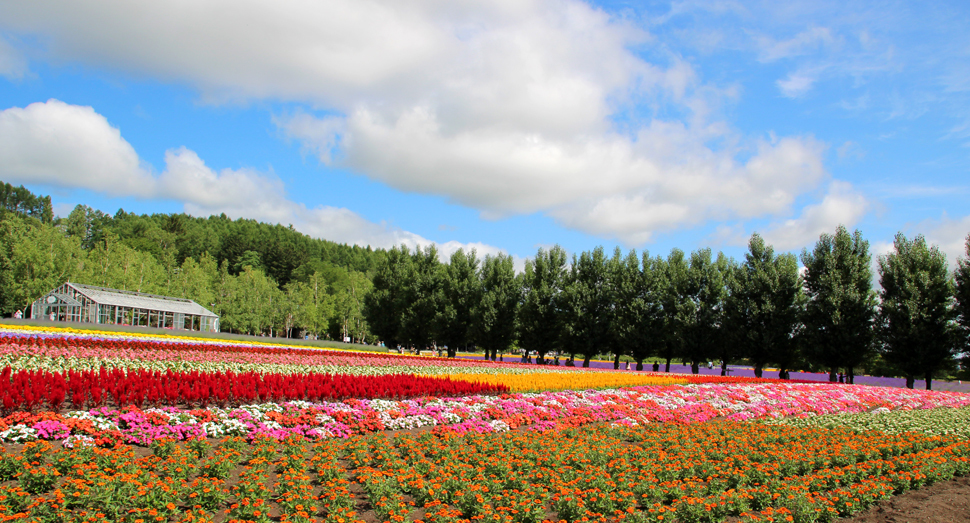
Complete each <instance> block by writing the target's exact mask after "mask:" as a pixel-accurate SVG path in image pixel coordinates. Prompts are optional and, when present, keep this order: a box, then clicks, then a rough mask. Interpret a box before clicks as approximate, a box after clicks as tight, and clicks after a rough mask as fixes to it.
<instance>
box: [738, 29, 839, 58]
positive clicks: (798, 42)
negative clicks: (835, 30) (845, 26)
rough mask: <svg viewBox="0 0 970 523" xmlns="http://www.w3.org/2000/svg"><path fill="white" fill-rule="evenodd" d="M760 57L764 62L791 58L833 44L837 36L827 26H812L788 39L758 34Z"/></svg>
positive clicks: (756, 40)
mask: <svg viewBox="0 0 970 523" xmlns="http://www.w3.org/2000/svg"><path fill="white" fill-rule="evenodd" d="M755 42H756V43H757V45H758V48H759V49H758V51H759V52H758V59H759V60H761V61H762V62H774V61H776V60H780V59H783V58H791V57H793V56H800V55H804V54H807V53H809V52H813V51H815V50H817V49H818V48H819V47H822V46H831V45H833V44H835V43H836V38H835V37H834V36H833V35H832V31H831V30H830V29H829V28H827V27H810V28H808V29H806V30H805V31H802V32H801V33H798V34H797V35H795V36H793V37H792V38H790V39H788V40H775V39H774V38H772V37H770V36H765V35H761V36H757V37H755Z"/></svg>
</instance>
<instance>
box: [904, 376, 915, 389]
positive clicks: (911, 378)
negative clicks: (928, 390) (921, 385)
mask: <svg viewBox="0 0 970 523" xmlns="http://www.w3.org/2000/svg"><path fill="white" fill-rule="evenodd" d="M915 383H916V378H915V377H914V376H913V375H912V374H907V375H906V388H907V389H911V388H913V385H914V384H915Z"/></svg>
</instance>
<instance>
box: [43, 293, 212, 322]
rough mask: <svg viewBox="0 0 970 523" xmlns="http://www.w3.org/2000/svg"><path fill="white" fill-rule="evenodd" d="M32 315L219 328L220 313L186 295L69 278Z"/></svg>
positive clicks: (66, 320)
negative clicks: (102, 285) (178, 295)
mask: <svg viewBox="0 0 970 523" xmlns="http://www.w3.org/2000/svg"><path fill="white" fill-rule="evenodd" d="M30 317H31V319H35V320H50V321H64V322H75V323H100V324H106V325H134V326H142V327H156V328H160V329H178V330H190V331H201V332H219V316H217V315H216V314H215V313H213V312H212V311H210V310H209V309H206V308H205V307H203V306H201V305H199V304H198V303H196V302H194V301H192V300H187V299H184V298H173V297H171V296H158V295H155V294H146V293H143V292H134V291H123V290H118V289H108V288H106V287H95V286H93V285H83V284H80V283H71V282H67V283H65V284H63V285H61V286H60V287H58V288H56V289H54V290H52V291H50V292H48V293H47V294H45V295H44V296H41V298H40V299H38V300H37V301H35V302H34V305H33V307H31V312H30Z"/></svg>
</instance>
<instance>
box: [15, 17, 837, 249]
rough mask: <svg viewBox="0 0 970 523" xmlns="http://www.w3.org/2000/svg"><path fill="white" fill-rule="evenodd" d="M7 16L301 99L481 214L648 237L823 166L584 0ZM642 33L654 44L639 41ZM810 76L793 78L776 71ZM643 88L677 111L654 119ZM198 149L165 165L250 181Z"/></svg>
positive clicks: (167, 72) (376, 159)
mask: <svg viewBox="0 0 970 523" xmlns="http://www.w3.org/2000/svg"><path fill="white" fill-rule="evenodd" d="M0 20H3V22H2V24H4V25H5V27H6V29H8V30H11V31H17V32H22V33H25V34H41V35H44V37H45V38H44V40H43V41H44V42H45V49H44V52H46V53H47V54H48V55H49V56H51V57H52V58H53V59H57V60H78V61H82V62H86V63H93V64H97V65H106V66H109V67H116V68H121V69H124V70H128V71H137V72H139V73H142V74H148V75H152V76H155V77H161V78H166V79H173V80H176V81H181V82H186V83H189V84H191V85H194V86H195V87H197V88H198V89H199V90H200V92H201V93H202V96H203V98H204V99H205V100H207V101H212V102H220V101H232V100H251V99H275V100H287V101H295V102H298V103H302V104H305V107H304V109H303V110H299V111H297V112H294V113H291V114H283V115H277V116H276V118H275V121H276V124H277V125H278V126H279V128H280V129H281V130H282V131H283V133H284V134H285V135H287V136H289V137H290V138H292V139H295V140H298V141H300V142H301V143H302V144H303V145H304V146H305V148H306V149H307V150H310V151H314V152H315V153H316V154H318V155H319V157H320V159H321V161H322V162H324V163H327V164H335V165H339V166H342V167H348V168H350V169H353V170H355V171H356V172H359V173H361V174H363V175H365V176H368V177H370V178H372V179H375V180H379V181H381V182H383V183H385V184H387V185H389V186H391V187H394V188H396V189H399V190H402V191H409V192H420V193H426V194H437V195H443V196H445V197H446V198H448V199H449V200H450V201H452V202H456V203H459V204H462V205H465V206H468V207H472V208H475V209H478V210H480V211H481V213H482V215H483V216H484V217H486V218H500V217H503V216H507V215H510V214H517V213H533V212H542V213H546V214H547V215H549V216H551V217H553V218H554V219H556V220H557V221H558V222H559V223H560V224H562V225H564V226H566V227H569V228H573V229H577V230H581V231H584V232H587V233H591V234H595V235H598V236H600V237H603V238H615V239H619V240H621V241H623V242H625V243H628V244H642V243H644V242H646V241H649V239H650V238H651V236H652V235H653V234H654V233H655V232H657V231H669V230H675V229H678V228H683V227H689V226H693V225H696V224H699V223H704V222H706V221H709V220H726V219H746V218H751V217H761V216H771V217H779V218H780V217H783V216H786V215H789V214H791V212H792V206H793V204H794V202H795V201H796V200H798V199H799V198H800V197H802V196H804V195H806V194H809V195H810V194H813V191H815V190H816V189H817V188H818V186H819V185H820V184H822V183H824V181H825V179H826V178H827V174H826V172H825V169H824V168H823V166H822V160H821V158H822V151H823V149H824V148H823V147H822V145H821V144H819V143H818V142H817V141H815V140H814V139H813V138H811V137H809V136H789V137H783V138H781V139H772V140H771V141H762V140H759V139H756V138H750V137H745V136H741V135H739V134H738V133H737V132H736V131H734V130H732V129H731V127H730V126H729V125H727V124H725V123H724V122H723V121H719V120H718V119H717V117H716V115H717V114H718V110H717V105H718V103H719V102H718V100H721V99H724V98H729V97H730V96H731V93H730V89H724V90H722V89H719V88H717V87H716V86H712V85H707V84H704V83H703V82H702V80H701V79H700V78H699V75H698V74H697V73H696V71H695V70H694V69H693V68H692V67H691V65H690V64H689V63H688V62H686V61H685V60H683V59H681V58H680V57H678V56H677V55H675V54H673V53H670V52H667V51H664V50H663V46H661V45H655V43H654V42H653V40H652V38H653V37H652V36H651V35H650V34H648V33H646V32H645V31H644V30H642V29H639V28H637V27H635V26H634V25H632V24H630V23H627V22H626V21H624V20H623V19H621V18H617V17H612V16H610V15H609V14H607V13H605V12H604V11H602V10H599V9H597V8H594V7H592V6H590V5H589V4H587V3H584V2H581V1H578V0H499V1H494V0H490V1H485V0H481V1H473V2H462V3H455V2H451V1H448V0H423V1H414V2H400V1H380V0H328V1H321V2H305V1H297V0H292V1H284V2H243V3H239V2H228V1H225V0H207V1H197V2H179V3H171V2H155V3H130V2H125V1H122V0H98V1H92V2H76V3H67V4H64V3H61V2H54V1H53V0H35V1H32V2H16V3H6V4H3V5H2V6H0ZM833 38H834V37H833V36H832V34H831V33H829V32H828V31H827V30H825V29H812V30H810V31H809V32H807V33H806V34H804V35H799V36H798V37H796V38H794V39H792V40H791V41H780V40H772V41H770V42H769V41H766V43H765V49H766V51H765V54H764V56H763V59H764V60H766V61H771V60H778V59H781V58H783V57H786V56H792V55H798V54H800V53H803V52H806V49H813V48H817V47H819V46H823V47H824V46H827V45H830V44H831V42H832V41H833ZM645 48H646V49H650V50H651V53H653V54H652V55H654V54H655V55H657V56H660V57H661V58H660V59H658V60H657V61H656V63H652V62H650V61H647V60H646V59H644V58H643V55H641V54H638V53H636V52H634V49H645ZM652 55H651V56H652ZM810 87H811V80H810V79H808V77H806V78H800V77H799V78H795V77H792V78H791V79H790V80H789V81H788V83H787V84H786V85H785V86H784V87H783V88H784V89H786V91H788V92H790V93H792V94H793V95H794V94H798V93H800V92H804V91H805V90H807V89H808V88H810ZM644 107H664V108H665V109H664V110H662V111H658V112H657V114H664V115H672V116H666V117H665V118H660V117H654V118H649V117H648V118H646V119H644V118H642V116H640V115H642V114H644V113H643V111H644V109H643V108H644ZM646 114H649V110H648V113H646ZM200 163H201V161H199V160H198V158H193V157H192V155H190V154H189V152H187V151H173V152H172V153H170V155H169V159H168V167H167V171H166V174H164V175H163V178H164V176H171V177H173V178H175V177H182V178H185V177H198V178H192V179H194V180H196V181H198V182H199V183H202V184H212V183H217V182H218V180H222V179H237V180H238V181H239V184H237V185H239V186H240V187H241V188H239V189H237V190H238V191H243V190H248V189H244V188H245V187H249V186H247V185H246V184H247V183H257V182H256V181H255V180H256V179H257V178H258V177H255V178H254V177H253V174H252V173H247V172H237V171H232V172H222V173H218V174H216V173H206V172H205V171H203V170H200V168H199V167H198V164H200ZM264 182H265V180H264V181H262V182H259V183H264ZM159 190H172V189H171V188H169V189H165V188H164V187H163V188H162V189H159ZM254 190H255V189H254ZM262 191H263V193H264V194H265V191H266V188H262ZM272 191H275V192H272ZM272 191H271V192H269V193H268V194H282V193H281V190H280V188H278V187H275V188H272ZM179 197H181V198H184V199H186V200H188V199H190V197H191V195H186V194H179ZM219 197H220V198H222V197H223V195H220V196H219ZM225 198H229V197H228V196H225ZM191 204H192V205H198V206H199V208H210V207H213V208H214V207H220V206H232V205H235V203H234V201H228V200H227V201H222V202H191ZM824 204H825V202H822V203H821V204H819V205H824ZM265 205H266V206H267V207H268V208H275V204H274V203H273V202H268V203H266V204H265ZM265 212H266V213H270V210H269V209H267V210H266V211H265ZM307 212H310V211H307ZM806 212H807V211H806ZM320 213H321V214H326V215H327V216H328V218H326V219H332V220H339V219H340V216H339V213H336V214H334V213H329V214H328V211H327V210H325V209H324V210H321V211H320Z"/></svg>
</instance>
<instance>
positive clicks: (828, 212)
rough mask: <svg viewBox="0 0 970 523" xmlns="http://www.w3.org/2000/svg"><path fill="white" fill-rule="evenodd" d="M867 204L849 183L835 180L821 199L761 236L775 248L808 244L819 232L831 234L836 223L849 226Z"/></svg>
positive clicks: (863, 212)
mask: <svg viewBox="0 0 970 523" xmlns="http://www.w3.org/2000/svg"><path fill="white" fill-rule="evenodd" d="M869 207H870V203H869V201H868V200H866V198H865V197H864V196H863V195H862V194H860V193H858V192H856V191H855V190H854V189H853V188H852V186H851V185H850V184H848V183H846V182H839V181H835V182H832V183H831V184H830V185H829V190H828V194H826V195H825V198H823V199H822V201H821V202H819V203H818V204H815V205H808V206H806V207H805V208H804V209H802V213H801V215H800V216H799V217H798V218H794V219H791V220H787V221H784V222H782V223H780V224H776V225H775V226H773V227H770V228H769V229H768V230H767V231H766V232H765V234H764V235H763V236H764V238H765V241H766V242H768V243H770V244H771V245H773V246H775V248H776V249H779V250H791V249H797V248H800V247H804V246H808V245H812V244H813V243H814V242H816V241H817V240H818V237H819V236H820V235H821V234H822V233H823V232H824V233H829V234H831V233H832V232H834V231H835V229H836V227H838V226H839V225H845V226H846V228H848V229H851V228H852V226H854V225H855V224H856V223H857V222H858V221H859V220H860V219H861V218H862V216H863V215H864V214H865V212H866V210H867V209H868V208H869Z"/></svg>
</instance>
